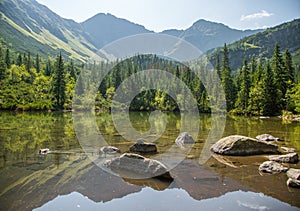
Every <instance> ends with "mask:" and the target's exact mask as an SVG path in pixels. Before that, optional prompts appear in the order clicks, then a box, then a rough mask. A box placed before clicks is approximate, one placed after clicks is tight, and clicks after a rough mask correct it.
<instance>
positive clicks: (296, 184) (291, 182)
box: [286, 178, 300, 188]
mask: <svg viewBox="0 0 300 211" xmlns="http://www.w3.org/2000/svg"><path fill="white" fill-rule="evenodd" d="M286 184H287V186H289V187H292V188H300V180H295V179H291V178H289V179H288V180H287V181H286Z"/></svg>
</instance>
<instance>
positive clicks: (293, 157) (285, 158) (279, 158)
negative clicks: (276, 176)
mask: <svg viewBox="0 0 300 211" xmlns="http://www.w3.org/2000/svg"><path fill="white" fill-rule="evenodd" d="M269 160H272V161H276V162H280V163H298V154H297V153H295V152H293V153H289V154H286V155H272V156H269Z"/></svg>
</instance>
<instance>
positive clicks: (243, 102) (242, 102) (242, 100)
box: [236, 58, 250, 114]
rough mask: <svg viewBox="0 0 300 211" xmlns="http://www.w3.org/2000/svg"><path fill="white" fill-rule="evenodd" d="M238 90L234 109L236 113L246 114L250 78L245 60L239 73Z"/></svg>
mask: <svg viewBox="0 0 300 211" xmlns="http://www.w3.org/2000/svg"><path fill="white" fill-rule="evenodd" d="M239 78H240V80H241V81H240V83H239V84H240V89H239V92H238V96H237V101H236V109H237V112H238V113H241V114H244V113H247V108H248V101H249V92H250V77H249V68H248V64H247V59H246V58H244V61H243V67H242V69H241V72H240V77H239Z"/></svg>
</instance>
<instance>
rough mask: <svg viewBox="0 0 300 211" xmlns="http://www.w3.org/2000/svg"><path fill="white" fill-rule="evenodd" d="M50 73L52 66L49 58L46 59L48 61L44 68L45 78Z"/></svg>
mask: <svg viewBox="0 0 300 211" xmlns="http://www.w3.org/2000/svg"><path fill="white" fill-rule="evenodd" d="M51 73H52V65H51V61H50V58H48V61H47V64H46V68H45V72H44V75H45V76H50V75H51Z"/></svg>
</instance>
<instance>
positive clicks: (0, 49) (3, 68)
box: [0, 45, 6, 80]
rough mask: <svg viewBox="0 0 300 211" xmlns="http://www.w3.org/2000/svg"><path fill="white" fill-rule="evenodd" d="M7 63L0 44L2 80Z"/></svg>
mask: <svg viewBox="0 0 300 211" xmlns="http://www.w3.org/2000/svg"><path fill="white" fill-rule="evenodd" d="M5 72H6V64H5V60H4V56H3V51H2V46H1V45H0V80H3V79H4V78H5Z"/></svg>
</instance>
